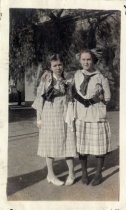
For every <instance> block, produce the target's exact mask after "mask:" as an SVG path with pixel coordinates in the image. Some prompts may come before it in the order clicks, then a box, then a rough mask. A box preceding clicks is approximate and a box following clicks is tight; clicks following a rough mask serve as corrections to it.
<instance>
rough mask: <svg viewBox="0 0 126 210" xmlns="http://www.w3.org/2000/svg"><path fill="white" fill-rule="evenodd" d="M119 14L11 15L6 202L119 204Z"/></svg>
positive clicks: (59, 11)
mask: <svg viewBox="0 0 126 210" xmlns="http://www.w3.org/2000/svg"><path fill="white" fill-rule="evenodd" d="M120 36H121V11H120V10H100V9H97V10H95V9H61V8H59V9H40V8H39V9H37V8H36V9H30V8H10V9H9V73H8V78H9V81H8V83H9V90H8V98H9V99H8V100H9V103H8V110H9V111H8V112H9V122H8V129H9V131H8V169H7V170H8V174H7V176H8V177H7V187H6V193H7V199H8V201H119V194H120V190H119V189H120V179H119V157H120V153H119V146H120V145H119V111H120Z"/></svg>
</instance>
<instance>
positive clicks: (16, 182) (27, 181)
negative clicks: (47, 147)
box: [7, 149, 119, 196]
mask: <svg viewBox="0 0 126 210" xmlns="http://www.w3.org/2000/svg"><path fill="white" fill-rule="evenodd" d="M79 164H80V162H79V160H78V158H76V159H75V166H77V165H79ZM95 165H96V161H95V157H93V156H90V157H89V160H88V168H91V170H90V171H89V179H90V180H91V179H92V177H93V174H94V173H95ZM118 165H119V149H116V150H114V151H112V152H111V153H110V154H108V156H106V159H105V164H104V169H103V171H105V170H108V169H110V168H112V167H115V166H118ZM92 168H93V169H92ZM54 170H55V173H56V174H57V175H60V174H62V173H64V172H66V171H68V169H67V166H66V162H65V161H64V160H57V161H55V162H54ZM118 171H119V169H118V168H117V167H116V169H115V170H114V171H113V172H110V174H107V175H106V176H105V177H104V178H103V182H104V181H105V180H106V179H108V178H109V177H111V176H113V175H114V174H115V173H117V172H118ZM78 172H81V168H80V167H79V169H77V170H75V173H78ZM46 176H47V168H46V167H44V168H43V169H42V170H38V171H34V172H31V173H28V174H22V175H19V176H16V177H10V178H8V183H7V195H8V196H9V195H12V194H14V193H16V192H18V191H20V190H22V189H24V188H26V187H28V186H32V185H33V184H35V183H38V182H40V181H42V180H44V179H45V178H46ZM66 176H67V175H64V176H62V177H61V179H62V180H65V179H66ZM80 179H81V176H79V177H77V179H76V182H78V181H79V180H80Z"/></svg>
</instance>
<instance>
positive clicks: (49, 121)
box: [32, 54, 76, 186]
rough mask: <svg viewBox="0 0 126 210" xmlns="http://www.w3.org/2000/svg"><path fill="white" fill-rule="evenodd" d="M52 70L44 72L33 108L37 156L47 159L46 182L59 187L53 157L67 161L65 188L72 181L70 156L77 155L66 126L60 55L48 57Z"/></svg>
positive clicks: (64, 91)
mask: <svg viewBox="0 0 126 210" xmlns="http://www.w3.org/2000/svg"><path fill="white" fill-rule="evenodd" d="M50 69H51V71H48V73H47V72H46V73H45V74H44V75H43V76H42V79H41V82H40V85H39V87H38V89H37V97H36V99H35V101H34V103H33V105H32V107H33V108H34V109H36V110H37V126H38V127H39V145H38V155H40V156H41V157H46V164H47V168H48V176H47V181H48V182H51V183H53V184H54V185H57V186H60V185H63V184H64V182H63V181H61V180H59V179H58V178H57V177H56V175H55V173H54V169H53V162H54V158H59V157H60V158H62V157H63V158H66V162H67V165H68V169H69V175H68V177H67V180H66V182H65V185H71V184H73V182H74V179H75V176H74V167H73V157H74V156H76V144H75V138H74V132H73V131H71V130H70V129H69V128H68V127H67V126H66V123H65V117H66V110H67V94H66V93H67V84H66V81H65V79H64V77H63V62H62V59H61V57H60V55H58V54H55V55H53V56H52V57H51V58H50Z"/></svg>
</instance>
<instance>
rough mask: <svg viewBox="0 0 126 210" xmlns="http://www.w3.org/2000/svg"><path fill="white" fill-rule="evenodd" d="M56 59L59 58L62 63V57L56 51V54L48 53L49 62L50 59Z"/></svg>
mask: <svg viewBox="0 0 126 210" xmlns="http://www.w3.org/2000/svg"><path fill="white" fill-rule="evenodd" d="M57 60H60V61H61V62H62V63H63V58H62V56H61V55H60V54H58V53H56V54H52V55H50V57H49V61H50V63H51V61H57Z"/></svg>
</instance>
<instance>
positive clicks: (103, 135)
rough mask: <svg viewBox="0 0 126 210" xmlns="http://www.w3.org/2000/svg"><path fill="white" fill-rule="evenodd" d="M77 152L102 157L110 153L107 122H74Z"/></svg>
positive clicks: (109, 134) (109, 135)
mask: <svg viewBox="0 0 126 210" xmlns="http://www.w3.org/2000/svg"><path fill="white" fill-rule="evenodd" d="M76 137H77V152H78V153H80V154H91V155H103V154H106V153H107V152H110V151H111V142H110V137H111V133H110V126H109V122H108V121H105V122H84V121H81V120H76Z"/></svg>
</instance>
